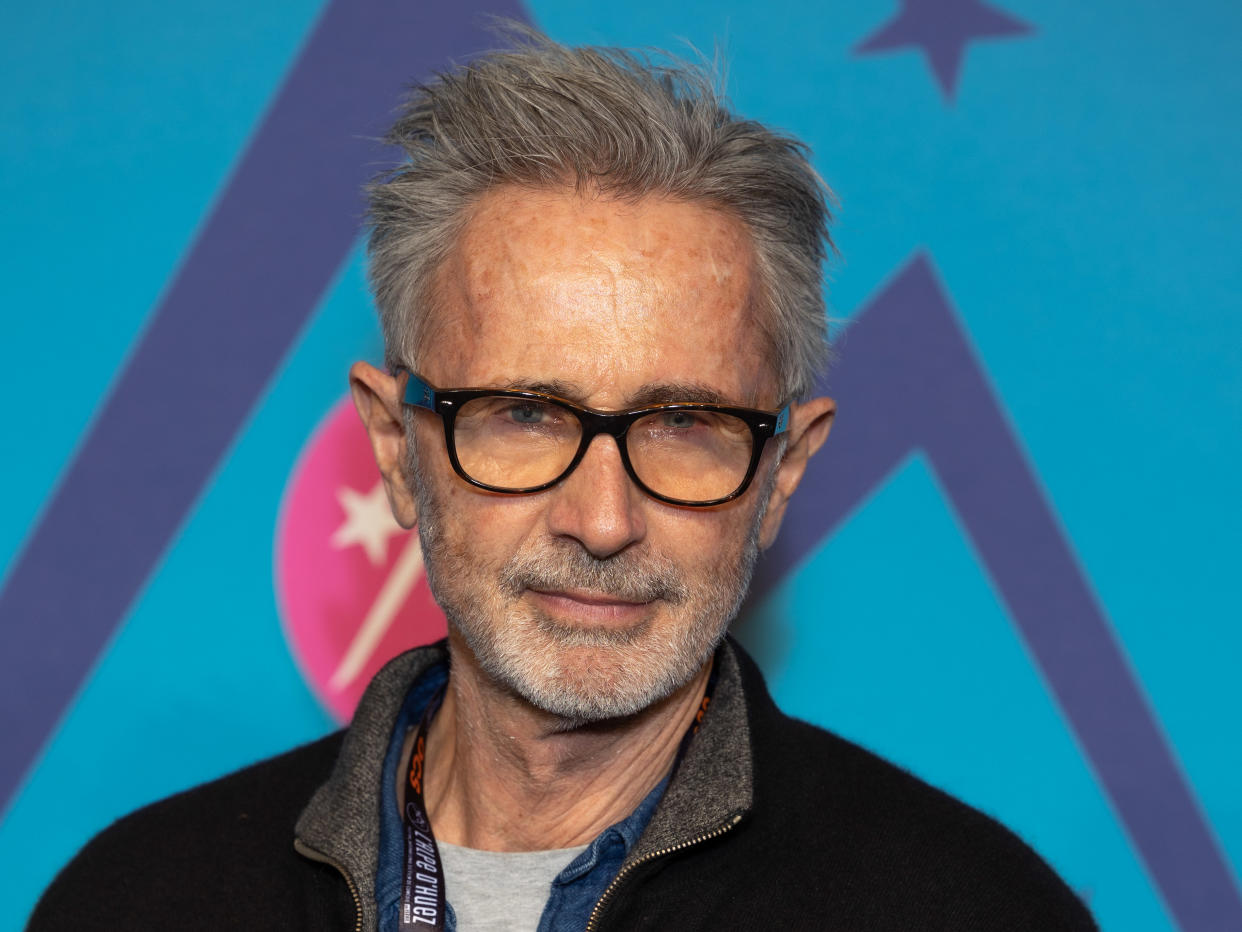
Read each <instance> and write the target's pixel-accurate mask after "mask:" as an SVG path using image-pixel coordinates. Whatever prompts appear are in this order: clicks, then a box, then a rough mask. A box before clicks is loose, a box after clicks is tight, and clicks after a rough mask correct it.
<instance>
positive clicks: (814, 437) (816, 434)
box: [759, 398, 837, 550]
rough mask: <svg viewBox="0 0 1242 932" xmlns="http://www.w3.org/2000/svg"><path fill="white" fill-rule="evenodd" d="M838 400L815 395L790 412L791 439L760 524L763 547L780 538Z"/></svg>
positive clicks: (828, 428)
mask: <svg viewBox="0 0 1242 932" xmlns="http://www.w3.org/2000/svg"><path fill="white" fill-rule="evenodd" d="M836 413H837V403H836V402H835V401H833V400H832V399H831V398H812V399H811V400H810V401H805V402H803V403H801V404H796V405H794V406H793V408H792V409H791V410H790V412H789V439H788V440H787V441H785V455H784V456H783V457H781V461H780V463H778V464H777V466H776V478H775V479H774V480H773V482H772V497H771V498H770V499H768V510H767V513H766V514H765V515H764V516H763V524H762V525H760V527H759V547H760V548H761V549H763V550H766V549H767V548H768V547H771V546H772V543H773V541H775V540H776V532H777V531H779V530H780V527H781V521H782V520H783V519H784V517H785V508H786V506H787V505H788V504H789V498H790V496H791V495H793V493H794V490H795V489H797V488H798V483H800V482H801V481H802V477H803V475H805V473H806V466H807V462H808V461H809V460H810V459H811V456H812V454H814V453H815V451H817V450H818V449H819V448H820V447H822V446H823V445H824V441H825V440H827V439H828V431H829V430H830V429H831V428H832V420H833V418H834V417H836Z"/></svg>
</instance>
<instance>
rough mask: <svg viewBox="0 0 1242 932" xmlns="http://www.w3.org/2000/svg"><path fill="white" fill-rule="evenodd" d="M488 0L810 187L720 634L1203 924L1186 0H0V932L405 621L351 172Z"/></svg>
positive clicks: (1215, 508) (1211, 493)
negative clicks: (818, 325) (650, 77)
mask: <svg viewBox="0 0 1242 932" xmlns="http://www.w3.org/2000/svg"><path fill="white" fill-rule="evenodd" d="M494 14H495V15H501V16H506V17H513V18H517V19H521V20H527V21H530V22H532V23H534V24H536V25H537V26H539V27H540V28H542V29H543V30H545V31H547V32H548V33H550V34H551V35H552V36H554V37H555V38H558V39H561V40H564V41H568V42H573V43H602V44H616V45H625V46H662V47H666V48H671V49H673V50H674V51H676V52H679V53H681V54H684V55H689V56H691V57H694V56H698V55H700V54H702V55H704V56H706V57H707V58H709V59H710V58H715V57H717V56H719V58H720V59H721V60H722V61H724V62H726V63H727V71H726V76H725V82H726V86H727V90H728V92H729V94H730V95H731V98H732V100H733V101H734V103H735V105H736V107H737V108H738V109H739V110H741V111H742V112H744V113H746V114H748V115H752V116H755V117H757V118H760V119H762V120H764V121H767V122H769V123H771V124H774V125H776V126H779V127H783V128H785V129H787V130H790V131H792V132H794V133H796V134H797V135H799V136H801V137H802V138H804V139H806V140H807V141H808V142H809V143H810V144H811V145H812V147H813V149H814V152H815V161H816V165H817V167H818V168H819V170H820V172H821V173H822V174H823V175H824V177H825V178H826V179H827V180H828V182H829V183H830V184H831V185H832V186H833V187H834V188H835V190H836V192H837V193H838V195H839V198H840V210H839V220H838V223H837V226H836V239H837V243H838V245H839V247H840V251H841V257H840V260H839V261H838V262H837V263H836V264H835V265H834V267H833V270H832V273H831V275H830V279H829V282H828V286H827V287H828V289H829V295H830V302H831V306H832V309H833V315H834V318H835V319H836V324H835V326H834V332H835V335H836V345H837V356H838V361H837V363H836V364H835V365H834V367H833V368H832V369H831V370H830V371H829V372H828V373H827V374H826V375H825V376H824V378H823V382H822V385H823V387H824V388H825V389H826V390H827V391H829V392H830V393H832V394H833V395H835V396H836V397H837V398H838V400H839V404H840V416H839V418H838V423H837V426H836V428H835V429H834V432H833V435H832V437H831V439H830V441H829V444H828V446H827V447H826V448H825V450H824V452H823V453H822V454H821V455H820V457H819V459H818V461H817V462H815V463H814V465H813V467H812V469H811V471H810V473H809V475H808V477H807V480H806V482H805V484H804V487H803V490H802V491H801V493H800V498H799V500H797V502H796V504H795V507H794V508H793V509H792V513H791V514H790V515H789V517H788V519H787V521H786V527H785V529H784V536H783V538H782V540H781V542H780V543H779V545H778V546H777V547H776V548H775V549H774V550H773V551H772V552H770V553H769V554H768V555H767V556H766V557H765V559H764V560H763V562H762V564H761V568H760V571H759V575H758V579H757V581H756V590H755V593H754V596H753V598H752V599H751V601H750V604H749V607H748V609H747V611H746V614H745V616H744V617H743V618H742V619H741V620H740V621H739V623H738V625H737V628H736V630H737V633H738V635H739V637H740V638H741V639H742V640H743V641H744V643H746V644H747V645H748V646H749V647H750V648H751V650H752V651H753V652H754V653H755V654H756V655H757V656H758V658H759V659H760V661H761V662H762V665H763V666H764V668H765V669H766V671H767V674H768V676H769V679H770V684H771V686H772V688H773V691H774V693H775V695H776V697H777V698H778V700H779V701H780V703H781V704H782V705H783V706H784V708H785V709H786V710H787V711H789V712H790V713H792V714H794V715H797V716H801V717H803V718H806V719H808V720H810V721H813V722H817V723H820V724H822V725H825V726H827V727H830V728H833V729H835V730H837V731H839V732H841V733H843V734H844V735H846V736H848V737H850V738H852V739H854V740H855V741H858V742H860V743H862V744H864V745H866V746H867V747H869V748H872V749H874V750H876V751H878V752H880V753H882V754H884V755H886V756H888V757H890V758H891V759H893V760H895V761H897V762H898V763H900V764H901V765H903V766H905V767H907V768H909V769H911V770H912V771H914V772H915V773H917V774H919V775H920V776H921V777H923V778H924V779H926V780H928V781H930V782H931V783H933V784H936V785H938V786H941V787H944V788H945V789H947V790H949V791H951V792H953V793H955V794H957V795H959V796H961V797H963V798H964V799H966V800H967V801H969V802H970V803H972V804H973V805H975V806H977V807H979V808H981V809H983V810H984V811H986V812H988V813H991V814H992V815H994V816H996V817H998V818H1000V819H1001V820H1003V821H1004V822H1005V823H1007V824H1008V825H1010V826H1011V827H1012V828H1014V830H1016V831H1017V832H1018V833H1019V834H1021V835H1022V837H1023V838H1025V839H1026V840H1027V841H1028V842H1029V843H1030V844H1032V845H1033V846H1034V847H1035V848H1036V849H1037V850H1038V851H1039V852H1040V853H1042V854H1043V855H1044V857H1046V858H1047V859H1048V860H1050V861H1051V863H1052V864H1053V865H1055V867H1056V868H1057V869H1058V870H1059V871H1060V872H1061V873H1062V875H1063V876H1064V877H1065V878H1066V880H1067V881H1068V882H1069V883H1070V884H1071V885H1072V886H1073V887H1074V888H1075V889H1076V890H1077V891H1079V892H1080V893H1081V894H1082V896H1083V897H1084V898H1086V900H1087V901H1088V902H1089V903H1090V905H1091V907H1092V909H1093V910H1094V911H1095V913H1096V915H1097V916H1098V917H1099V919H1100V921H1101V923H1102V925H1103V927H1104V928H1105V929H1107V930H1134V929H1141V930H1170V929H1182V930H1187V932H1189V930H1209V929H1222V930H1223V929H1231V930H1238V929H1242V898H1240V896H1239V880H1238V878H1239V866H1242V798H1240V794H1239V792H1238V786H1239V780H1238V774H1239V772H1242V742H1240V741H1239V733H1238V732H1239V729H1238V721H1239V708H1240V706H1242V676H1240V675H1239V669H1240V668H1242V632H1240V626H1239V624H1238V623H1239V621H1240V620H1242V611H1240V607H1242V585H1240V584H1239V575H1240V574H1239V571H1238V566H1237V564H1238V558H1239V552H1240V550H1242V548H1240V547H1239V538H1238V524H1239V519H1240V518H1242V507H1240V505H1242V495H1240V493H1239V481H1238V479H1239V473H1240V470H1239V465H1240V463H1242V375H1240V373H1242V365H1240V364H1242V349H1240V348H1242V314H1239V312H1238V300H1237V295H1238V294H1239V293H1242V263H1239V260H1238V254H1239V251H1240V249H1242V233H1240V232H1239V230H1240V229H1242V182H1240V181H1239V177H1240V173H1239V171H1238V167H1239V161H1240V158H1242V120H1240V119H1239V114H1240V113H1242V69H1240V68H1239V62H1242V8H1239V7H1238V5H1237V4H1236V3H1232V2H1227V0H1188V2H1186V3H1182V4H1172V3H1152V2H1135V0H1100V2H1096V3H1080V2H1069V0H1040V2H1037V0H995V2H983V0H850V2H825V0H815V2H812V0H766V2H755V0H713V2H706V0H683V2H681V3H676V4H673V3H663V2H653V0H631V2H629V3H626V4H583V3H576V2H569V0H531V2H528V3H527V5H525V6H520V5H519V3H518V0H454V2H447V0H401V2H398V0H351V2H346V0H328V2H322V0H269V2H264V3H254V2H250V0H246V2H241V0H211V2H205V0H183V2H179V3H175V4H161V3H152V2H143V0H124V2H115V3H108V4H97V3H85V2H71V0H49V2H45V3H38V4H35V3H23V4H8V5H6V6H5V8H4V9H3V11H0V52H2V54H0V74H2V75H3V88H4V90H3V91H2V92H0V107H2V110H0V113H2V116H3V125H4V145H3V148H2V149H0V190H2V191H3V203H4V211H3V213H4V221H3V225H2V232H0V236H2V237H3V241H2V243H0V255H3V256H4V257H5V274H4V276H3V280H2V281H0V313H2V315H3V317H2V329H0V353H2V355H0V362H2V363H3V365H0V389H2V393H3V397H4V398H5V400H6V403H7V404H8V408H9V415H8V418H9V420H8V421H7V422H6V423H7V426H6V428H5V429H4V430H3V432H0V446H2V451H0V453H2V455H0V470H2V475H3V479H4V481H3V493H2V494H0V566H3V567H4V571H3V572H4V575H3V577H2V580H0V582H2V589H0V736H2V738H3V740H0V814H2V822H0V878H3V880H2V881H0V886H2V887H3V891H4V895H3V896H0V928H2V929H16V928H19V927H20V926H21V924H22V922H23V919H24V917H25V916H26V914H27V913H28V910H29V909H30V907H31V905H32V904H33V902H34V900H35V899H36V897H37V895H38V893H39V891H40V890H41V889H42V888H43V887H44V886H45V885H46V883H47V882H48V881H49V880H50V879H51V877H52V876H53V875H54V873H55V872H56V871H57V869H58V868H59V867H60V866H61V865H62V864H64V863H65V861H66V860H67V859H68V858H69V857H70V856H72V854H73V853H74V851H75V850H76V849H77V848H78V847H79V846H80V845H81V844H82V843H83V842H84V841H85V840H86V839H87V838H88V837H89V836H90V835H92V834H93V833H94V832H96V831H98V830H99V829H101V828H102V827H104V826H105V825H107V824H108V823H109V822H110V821H111V820H113V819H114V818H116V817H117V816H119V815H121V814H122V813H124V812H126V811H128V810H131V809H133V808H134V807H137V806H139V805H142V804H143V803H146V802H148V801H150V800H153V799H156V798H158V797H161V796H164V795H166V794H168V793H171V792H174V791H176V790H180V789H183V788H185V787H188V786H190V785H192V784H195V783H197V782H200V781H202V780H205V779H208V778H211V777H214V776H217V775H219V774H222V773H225V772H227V771H230V770H232V769H235V768H237V767H239V766H241V765H244V764H246V763H248V762H251V761H254V760H256V759H258V758H261V757H263V756H265V755H268V754H271V753H274V752H276V751H278V750H280V749H283V748H286V747H289V746H291V745H293V744H295V743H298V742H303V741H307V740H309V739H312V738H315V737H317V736H319V735H321V734H324V733H325V732H327V731H329V730H331V729H333V728H335V727H337V723H339V722H341V721H342V720H344V719H346V718H347V717H348V715H349V712H350V709H351V708H352V705H353V703H354V702H355V700H356V698H357V696H358V693H359V691H360V690H361V688H362V685H363V684H364V683H365V682H366V680H367V678H368V677H369V675H370V674H371V673H372V672H373V671H374V670H375V669H376V668H377V667H378V665H379V664H380V663H381V662H382V661H383V660H384V659H385V658H386V657H388V656H390V655H391V654H393V653H394V652H396V651H398V650H400V649H402V648H403V647H404V646H407V645H410V644H415V643H420V642H425V641H428V640H431V639H434V638H436V637H438V636H439V634H440V632H441V631H442V630H443V620H442V618H441V616H440V615H439V614H438V610H437V609H436V607H435V605H434V603H433V602H432V601H431V599H430V596H429V594H428V592H427V587H426V582H425V580H424V578H423V574H422V563H421V554H420V553H419V550H418V547H417V544H416V542H415V540H414V539H412V538H411V537H410V536H409V535H406V534H403V533H401V532H400V531H399V529H398V528H397V527H396V526H395V525H394V524H393V523H392V521H391V518H390V517H389V516H388V514H387V512H386V509H385V506H384V502H383V496H382V492H381V491H380V489H379V486H378V484H377V481H378V480H377V476H376V472H375V468H374V466H373V464H372V463H371V462H370V457H369V453H368V451H367V449H366V447H365V444H364V443H363V439H362V434H361V430H360V427H359V426H358V424H357V422H356V419H355V417H354V415H353V414H352V412H351V411H350V410H349V408H348V405H347V404H346V402H345V400H344V399H345V392H346V379H345V372H346V368H347V366H348V365H349V363H350V362H351V361H353V360H355V359H359V358H363V359H370V360H373V361H378V360H379V359H380V355H381V348H380V342H379V336H378V332H377V327H376V325H375V322H374V319H373V314H372V309H371V305H370V302H369V300H368V296H367V293H366V287H365V281H364V262H363V257H362V252H361V248H360V242H359V221H360V215H361V211H362V203H361V200H360V196H359V188H360V186H361V185H362V184H363V183H364V181H365V180H366V179H367V178H368V177H369V176H371V175H372V174H373V173H375V172H376V171H377V170H378V169H380V168H381V167H382V166H383V165H384V164H386V162H387V160H388V159H389V158H390V157H391V153H389V152H386V151H385V150H384V149H383V148H382V147H381V146H380V145H379V144H378V143H377V142H376V141H375V140H376V137H377V136H378V135H379V134H380V133H381V131H382V130H383V128H384V126H385V123H386V121H387V120H388V119H389V117H390V115H391V112H392V109H393V107H394V106H395V104H396V102H397V101H398V99H399V96H400V94H401V92H402V89H403V87H404V86H406V85H407V84H408V83H409V82H412V81H414V80H417V79H419V78H422V77H425V76H427V75H429V74H430V73H432V72H433V71H434V70H436V69H437V68H441V67H443V66H445V65H446V64H448V63H449V62H452V61H460V60H462V59H463V58H466V57H468V56H469V55H471V54H472V53H473V52H475V51H477V50H479V49H481V48H484V47H487V46H489V45H490V44H492V43H493V42H494V39H493V38H492V37H491V36H490V35H489V34H488V32H487V22H488V17H489V16H490V15H494ZM693 338H694V335H693V334H687V335H686V339H693ZM760 892H761V895H770V896H773V897H777V896H779V895H780V891H779V890H772V891H760Z"/></svg>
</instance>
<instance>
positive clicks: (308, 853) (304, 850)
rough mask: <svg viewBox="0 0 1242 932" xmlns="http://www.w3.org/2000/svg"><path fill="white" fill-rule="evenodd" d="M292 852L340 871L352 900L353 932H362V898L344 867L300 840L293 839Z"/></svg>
mask: <svg viewBox="0 0 1242 932" xmlns="http://www.w3.org/2000/svg"><path fill="white" fill-rule="evenodd" d="M293 850H294V851H296V852H297V853H298V854H300V855H302V857H305V858H310V859H311V860H312V861H318V862H319V863H320V864H327V865H329V866H331V867H335V868H336V869H337V870H338V871H340V874H341V876H342V877H344V878H345V883H346V884H348V885H349V895H350V896H352V897H353V898H354V916H355V917H356V919H355V920H354V932H362V897H360V896H359V895H358V888H357V887H355V886H354V881H353V878H352V877H350V876H349V871H347V870H345V868H344V866H343V865H342V864H341V863H340V862H339V861H334V860H333V859H332V858H330V857H328V856H327V855H326V854H322V853H320V852H318V851H316V850H315V849H314V848H312V847H310V845H307V844H305V843H304V842H303V841H302V839H300V838H295V839H293Z"/></svg>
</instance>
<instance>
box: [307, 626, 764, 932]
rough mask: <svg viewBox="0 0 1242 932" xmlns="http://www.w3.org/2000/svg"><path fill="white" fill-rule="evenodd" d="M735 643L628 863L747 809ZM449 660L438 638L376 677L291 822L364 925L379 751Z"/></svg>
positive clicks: (745, 738) (746, 753)
mask: <svg viewBox="0 0 1242 932" xmlns="http://www.w3.org/2000/svg"><path fill="white" fill-rule="evenodd" d="M735 650H736V648H735V646H734V645H733V643H732V641H731V640H727V641H726V642H725V643H724V644H722V645H721V647H720V649H719V650H718V651H717V652H716V665H717V668H718V673H717V680H716V692H715V695H714V696H713V698H712V702H711V705H710V707H709V710H708V714H707V715H705V716H704V718H703V724H702V725H701V726H700V728H699V733H698V734H697V735H696V736H695V739H694V741H692V742H691V743H690V747H689V749H688V750H687V752H686V756H685V758H684V759H683V760H682V762H681V766H680V767H679V768H678V770H677V773H676V774H674V776H673V779H672V780H671V781H670V782H669V786H668V789H667V790H665V792H664V797H663V798H662V799H661V800H660V805H659V807H658V808H657V809H656V811H655V814H654V815H653V816H652V817H651V821H650V822H649V823H648V825H647V829H646V831H644V832H643V835H642V837H641V838H640V839H639V840H638V844H636V845H635V846H634V848H633V849H632V850H631V851H630V853H629V855H628V857H627V858H626V861H627V863H628V862H632V861H636V860H641V859H643V858H645V857H648V856H650V855H651V854H654V853H655V852H658V851H660V850H663V849H665V848H669V847H673V846H676V845H678V844H680V843H682V842H687V841H690V840H691V839H694V838H696V837H699V836H702V835H707V834H710V833H711V832H713V831H715V830H717V829H719V828H721V827H722V826H724V825H726V824H728V823H729V822H730V820H732V819H733V818H734V817H736V816H737V815H740V814H741V813H743V812H745V811H747V810H749V809H750V807H751V800H752V796H753V767H752V760H751V744H750V729H749V727H748V725H747V718H746V699H745V696H744V695H743V692H742V678H741V672H740V670H739V669H738V662H737V657H736V654H735ZM447 659H448V652H447V650H446V649H445V642H443V641H441V642H439V643H437V644H432V645H430V646H427V647H419V648H415V649H414V650H410V651H407V652H405V653H404V654H401V655H399V656H398V657H396V658H394V659H393V660H391V661H389V662H388V664H386V665H385V666H384V668H383V669H382V670H380V672H379V673H377V674H376V675H375V678H374V679H373V680H371V683H370V685H369V686H367V689H366V692H365V693H364V694H363V696H362V700H361V701H360V702H359V704H358V709H357V711H356V712H355V713H354V719H353V722H352V723H351V724H350V726H349V729H348V730H347V731H346V733H345V738H344V741H343V742H342V744H341V751H340V754H339V755H338V756H337V760H336V764H335V765H334V767H333V769H332V774H331V776H330V777H329V778H328V780H327V782H326V783H324V784H323V785H322V786H320V787H319V789H318V790H317V791H316V792H315V795H314V796H312V797H311V800H310V802H309V803H308V804H307V806H306V808H305V809H303V810H302V814H301V816H300V817H299V818H298V821H297V824H296V826H295V827H294V832H295V835H296V837H297V839H298V841H299V843H300V844H301V845H302V846H304V847H308V848H310V849H312V850H313V851H314V852H315V853H317V854H319V855H321V856H322V857H324V858H326V859H327V860H329V861H331V862H333V863H334V864H336V865H337V866H338V867H339V868H341V869H343V870H344V871H345V872H346V874H347V876H348V877H349V879H350V880H351V881H352V883H353V885H354V888H355V890H356V891H357V893H358V897H359V899H360V901H361V908H362V928H364V929H375V928H377V923H378V919H377V916H376V907H375V872H376V869H377V866H378V863H379V836H380V805H381V800H382V798H383V797H382V793H381V790H382V785H381V784H382V774H383V769H384V757H385V755H386V753H387V751H388V746H389V742H390V741H391V740H392V733H393V729H394V728H395V727H396V722H397V716H398V714H399V713H400V711H401V706H402V704H403V703H404V701H405V696H406V693H407V692H409V689H410V687H411V686H412V685H413V683H414V682H415V681H416V680H417V679H418V678H419V677H420V676H422V674H423V673H424V672H426V671H427V670H428V669H429V668H430V667H432V666H433V665H435V664H437V663H444V662H446V661H447Z"/></svg>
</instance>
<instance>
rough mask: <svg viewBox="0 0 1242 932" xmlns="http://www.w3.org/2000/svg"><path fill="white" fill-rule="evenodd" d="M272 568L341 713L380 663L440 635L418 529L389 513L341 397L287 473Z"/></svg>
mask: <svg viewBox="0 0 1242 932" xmlns="http://www.w3.org/2000/svg"><path fill="white" fill-rule="evenodd" d="M275 574H276V592H277V597H278V602H279V605H280V614H281V620H282V623H283V625H284V630H285V638H286V639H287V640H288V642H289V645H290V648H291V649H292V651H293V655H294V657H295V658H296V659H297V661H298V665H299V667H300V668H301V670H302V673H303V675H304V676H305V677H306V680H307V682H308V683H309V684H310V685H311V688H312V689H313V690H314V691H315V694H316V695H317V696H318V697H319V699H320V701H321V702H323V704H324V705H325V706H326V707H327V708H328V710H329V711H330V712H331V713H332V715H333V716H334V717H335V718H336V719H337V720H338V721H340V722H346V721H348V720H349V719H350V717H351V716H352V715H353V712H354V707H355V706H356V705H357V704H358V700H359V698H361V696H362V691H363V690H364V689H365V688H366V685H367V683H369V682H370V680H371V677H372V676H374V675H375V672H376V671H377V670H379V668H380V667H382V666H383V665H384V664H385V663H387V662H388V661H389V660H390V659H392V658H393V657H395V656H396V655H397V654H399V653H401V652H402V651H404V650H406V649H408V648H410V647H415V646H417V645H419V644H428V643H430V642H432V641H435V640H438V639H439V638H441V637H443V636H444V633H445V621H444V614H443V612H441V611H440V607H439V606H438V605H436V603H435V601H434V600H433V599H432V597H431V591H430V590H429V589H428V588H427V579H426V575H425V574H424V573H423V559H422V550H421V548H420V547H419V544H418V535H417V534H416V533H412V532H410V531H406V530H404V529H402V528H401V527H400V526H399V525H398V524H397V522H396V521H395V520H393V517H392V512H391V511H390V510H389V507H388V499H387V497H386V496H385V494H384V484H383V483H382V482H381V481H380V477H379V470H378V469H377V468H376V466H375V460H374V458H373V457H372V456H371V445H370V443H369V441H368V439H367V433H366V430H365V429H364V428H363V426H362V423H361V421H360V420H359V419H358V415H357V414H356V413H355V412H354V408H353V405H352V404H351V403H350V402H349V399H348V398H346V399H344V400H342V401H341V402H339V403H338V404H336V405H335V406H333V408H332V410H331V411H330V412H329V413H328V416H327V417H326V418H324V420H323V421H322V422H321V423H320V424H319V425H318V427H316V428H315V432H314V433H313V434H312V435H311V438H310V441H309V442H308V443H307V445H306V447H305V448H304V449H303V450H302V454H301V456H300V457H299V459H298V463H297V465H296V466H295V467H294V470H293V474H292V475H291V476H290V478H289V483H288V485H287V486H286V488H285V496H284V502H283V503H282V505H281V511H280V519H279V521H278V522H277V527H276V565H275Z"/></svg>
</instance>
